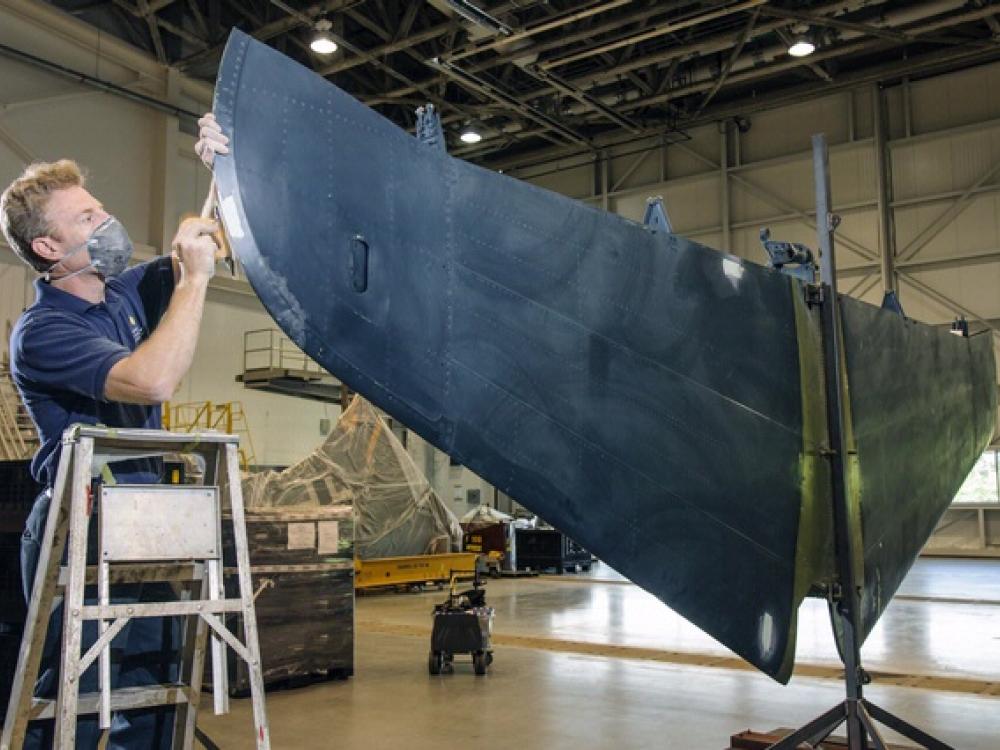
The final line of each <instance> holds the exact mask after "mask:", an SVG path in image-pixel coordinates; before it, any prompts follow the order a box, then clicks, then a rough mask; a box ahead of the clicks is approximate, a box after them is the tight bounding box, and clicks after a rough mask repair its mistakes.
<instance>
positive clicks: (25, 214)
mask: <svg viewBox="0 0 1000 750" xmlns="http://www.w3.org/2000/svg"><path fill="white" fill-rule="evenodd" d="M84 182H85V178H84V175H83V172H82V171H81V170H80V167H79V165H77V163H76V162H75V161H71V160H70V159H60V160H59V161H53V162H36V163H35V164H30V165H29V166H28V168H27V169H25V170H24V174H22V175H21V176H20V177H18V178H17V179H16V180H14V181H13V182H12V183H11V184H10V185H9V186H8V187H7V189H6V190H4V191H3V195H2V196H0V228H2V229H3V233H4V236H5V237H6V238H7V243H8V244H9V245H10V247H11V249H12V250H13V251H14V252H15V253H17V255H18V257H20V258H21V260H23V261H24V262H25V263H27V264H28V265H29V266H31V267H32V268H34V269H35V270H36V271H39V272H43V271H47V270H48V269H49V268H50V267H51V266H52V262H51V261H48V260H46V259H45V258H41V257H39V256H38V255H37V254H36V253H35V251H34V249H32V247H31V242H32V240H34V239H36V238H37V237H43V236H45V235H47V234H51V233H52V228H51V226H50V224H49V221H48V218H47V217H46V215H45V209H46V208H47V206H48V203H49V197H50V196H51V195H52V193H53V192H54V191H56V190H63V189H65V188H70V187H83V184H84Z"/></svg>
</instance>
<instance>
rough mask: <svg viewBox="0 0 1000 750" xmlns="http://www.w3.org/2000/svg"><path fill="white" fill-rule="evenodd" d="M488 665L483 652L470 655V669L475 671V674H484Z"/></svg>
mask: <svg viewBox="0 0 1000 750" xmlns="http://www.w3.org/2000/svg"><path fill="white" fill-rule="evenodd" d="M488 664H489V662H488V661H487V660H486V652H485V651H476V653H474V654H473V655H472V668H473V669H474V670H475V671H476V674H478V675H483V674H486V667H487V665H488Z"/></svg>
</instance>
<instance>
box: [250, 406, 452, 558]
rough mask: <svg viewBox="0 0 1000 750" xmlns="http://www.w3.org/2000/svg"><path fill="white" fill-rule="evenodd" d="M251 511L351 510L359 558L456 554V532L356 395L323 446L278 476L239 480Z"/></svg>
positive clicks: (411, 465)
mask: <svg viewBox="0 0 1000 750" xmlns="http://www.w3.org/2000/svg"><path fill="white" fill-rule="evenodd" d="M243 495H244V500H245V503H246V507H247V508H248V509H249V510H251V511H252V510H275V509H287V510H289V511H297V510H305V509H308V508H314V507H316V506H323V505H340V504H347V505H353V506H354V517H355V526H354V529H355V551H356V556H357V557H358V558H360V559H362V560H369V559H372V558H380V557H400V556H406V555H422V554H432V553H439V552H453V551H458V550H460V549H461V542H462V529H461V527H460V526H459V524H458V520H457V519H456V518H455V516H454V514H453V513H452V512H451V511H450V510H449V509H448V507H447V506H446V505H445V504H444V503H443V502H442V501H441V499H440V498H439V497H438V496H437V494H435V492H434V490H433V489H432V488H431V486H430V484H428V482H427V479H426V478H425V477H424V476H423V474H421V473H420V471H419V469H417V466H416V464H414V462H413V459H412V458H411V457H410V455H409V454H408V453H407V452H406V449H405V448H404V447H403V445H402V443H400V441H399V439H398V438H397V437H396V436H395V435H394V434H393V433H392V430H390V429H389V427H388V425H387V424H386V423H385V420H383V419H382V417H381V416H379V414H378V412H376V410H375V408H374V407H373V406H372V405H371V404H370V403H368V402H367V401H365V400H364V399H362V398H360V397H355V398H354V400H353V401H352V402H351V404H350V406H349V407H348V408H347V410H346V411H345V412H344V413H343V414H342V415H341V417H340V420H339V421H338V422H337V425H336V427H334V429H333V431H332V432H331V433H330V435H329V437H327V439H326V440H325V441H324V443H323V444H322V445H321V446H320V447H319V448H317V449H316V450H315V451H313V453H312V454H310V455H309V456H308V457H307V458H305V459H303V460H302V461H300V462H299V463H297V464H295V465H293V466H290V467H289V468H287V469H285V470H284V471H281V472H275V471H268V472H264V473H261V474H253V475H250V476H248V477H247V478H246V479H244V481H243Z"/></svg>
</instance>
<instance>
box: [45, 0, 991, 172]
mask: <svg viewBox="0 0 1000 750" xmlns="http://www.w3.org/2000/svg"><path fill="white" fill-rule="evenodd" d="M53 4H54V5H56V6H58V7H60V8H62V9H63V10H65V11H68V12H70V13H72V14H73V15H75V16H77V17H78V18H80V19H82V20H85V21H87V22H88V23H90V24H92V25H94V26H96V27H98V28H100V29H102V30H104V31H106V32H108V33H111V34H114V35H115V36H118V37H120V38H122V39H124V40H126V41H128V42H130V43H132V44H134V45H137V46H139V47H141V48H144V49H146V50H147V51H149V53H150V54H152V55H154V56H156V57H157V58H158V59H159V60H160V61H161V62H163V63H166V64H168V65H171V66H174V67H176V68H178V69H180V70H181V71H183V72H184V73H186V74H187V75H190V76H192V77H194V78H199V79H203V80H206V81H212V80H213V79H214V76H215V71H216V68H217V65H218V61H219V57H220V54H221V52H222V48H223V46H224V44H225V39H226V34H227V31H228V29H229V28H230V27H231V26H237V27H239V28H241V29H243V30H245V31H247V32H249V33H251V34H253V35H254V36H255V37H257V38H258V39H261V40H263V41H266V42H267V43H268V44H271V45H273V46H274V47H276V48H277V49H279V50H281V51H282V52H284V53H286V54H288V55H290V56H292V57H294V58H296V59H298V60H299V61H301V62H302V63H303V64H305V65H308V66H309V67H311V68H313V69H314V70H316V71H317V72H318V73H319V74H321V75H323V76H326V77H327V78H328V79H330V80H331V81H333V82H334V83H336V84H337V85H338V86H340V87H341V88H343V89H345V90H346V91H348V92H350V93H351V94H353V95H354V96H356V97H358V98H359V99H361V100H363V101H365V102H366V103H367V104H369V105H370V106H372V107H374V108H375V109H376V110H378V111H379V112H381V113H382V114H384V115H385V116H387V117H389V118H391V119H392V120H394V121H396V122H397V123H398V124H399V125H401V126H403V127H406V128H412V127H413V124H414V109H415V108H416V107H417V106H420V105H421V104H424V103H425V102H432V103H434V104H435V105H436V106H437V107H438V109H439V111H440V112H441V114H442V118H443V121H444V124H445V129H446V132H447V133H448V134H449V136H448V137H449V140H451V141H452V143H451V144H450V150H451V151H452V153H455V154H457V155H461V156H463V157H465V158H468V159H471V160H473V161H478V162H481V163H486V164H489V163H490V162H495V161H496V160H498V159H503V160H504V161H505V163H508V164H509V163H511V162H517V161H519V160H521V159H530V158H532V156H533V155H536V154H538V153H539V152H541V151H542V150H549V149H551V147H552V146H553V145H556V146H562V147H567V148H570V149H574V150H587V149H590V148H594V147H595V146H596V145H597V144H598V143H605V144H606V143H608V142H611V141H620V140H625V139H628V138H635V137H640V136H644V135H649V134H668V135H669V134H671V133H677V134H679V135H682V134H683V131H684V129H685V128H687V127H690V126H692V125H694V124H697V123H700V122H705V121H708V120H715V119H721V118H728V117H736V118H739V117H741V116H744V115H746V114H747V113H749V112H752V111H754V110H755V109H757V108H760V107H763V106H774V105H776V104H781V103H787V102H789V101H795V100H801V99H803V98H808V97H813V96H817V95H823V94H824V93H827V92H830V91H833V90H837V89H839V88H844V87H849V86H854V85H858V84H860V83H865V82H873V81H881V82H891V81H893V80H898V79H900V78H902V77H905V76H911V77H916V76H920V75H926V74H930V73H937V72H940V71H943V70H949V69H955V68H958V67H963V66H967V65H972V64H977V63H980V62H986V61H989V60H993V59H997V58H1000V43H998V40H1000V21H998V19H997V18H996V14H998V13H1000V5H998V4H997V3H995V2H993V1H992V0H972V1H969V2H966V1H965V0H957V1H956V0H950V1H949V0H920V1H917V2H912V1H905V2H904V1H901V0H888V1H887V2H879V1H878V0H838V1H836V2H829V1H826V2H824V1H822V0H803V1H801V2H794V1H792V0H727V1H725V2H698V1H694V0H653V1H650V0H591V1H589V2H587V1H584V2H571V1H570V0H505V1H503V2H495V1H494V0H427V1H426V2H404V1H403V0H324V1H323V2H319V3H309V2H303V0H241V1H239V2H237V0H54V3H53ZM321 20H326V21H329V26H330V31H329V33H330V35H331V36H332V38H333V40H334V41H336V42H337V44H338V46H339V49H338V50H337V51H336V52H335V53H333V54H332V55H319V54H317V53H315V52H313V51H312V50H311V49H310V46H309V42H310V41H311V39H312V38H313V36H314V35H315V33H316V31H315V25H316V23H317V22H318V21H321ZM800 37H806V38H808V40H809V41H810V42H811V43H813V44H814V45H815V48H816V49H815V52H814V53H813V54H811V55H809V56H806V57H793V56H791V55H790V54H789V52H788V50H789V45H790V44H791V43H792V42H793V41H795V40H796V39H798V38H800ZM470 124H471V125H472V126H474V127H475V129H476V130H478V131H479V132H481V133H482V135H483V136H484V137H483V140H482V141H480V142H479V143H477V144H474V145H467V144H464V143H461V142H460V141H459V140H458V134H459V131H460V130H461V129H462V128H465V127H467V126H469V125H470Z"/></svg>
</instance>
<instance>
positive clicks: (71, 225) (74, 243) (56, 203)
mask: <svg viewBox="0 0 1000 750" xmlns="http://www.w3.org/2000/svg"><path fill="white" fill-rule="evenodd" d="M45 215H46V218H47V219H48V222H49V226H50V227H51V232H50V234H49V235H48V236H45V237H39V238H37V239H35V240H34V242H32V247H33V248H34V250H35V252H36V253H38V254H39V255H41V256H42V257H43V258H45V259H47V260H51V261H59V260H62V259H63V258H65V261H64V262H63V263H62V265H61V266H60V267H59V268H60V269H61V270H62V271H63V273H62V274H60V275H64V274H65V273H71V272H73V271H76V270H79V269H81V268H86V267H87V266H89V265H90V253H89V252H87V250H86V249H84V250H81V251H80V252H78V253H74V254H72V255H69V257H66V256H67V255H68V254H69V253H71V252H72V251H73V250H75V249H76V248H78V247H79V246H80V245H82V244H83V243H85V242H86V241H87V240H88V239H89V238H90V235H91V233H92V232H93V231H94V229H95V228H96V227H97V225H98V224H100V223H101V222H102V221H104V220H105V219H107V218H108V212H107V211H105V210H104V206H102V205H101V202H100V201H98V200H97V199H96V198H95V197H94V196H92V195H91V194H90V193H88V192H87V191H86V190H84V189H83V188H82V187H70V188H64V189H62V190H56V191H55V192H53V193H52V195H50V196H49V202H48V205H47V206H46V209H45Z"/></svg>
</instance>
